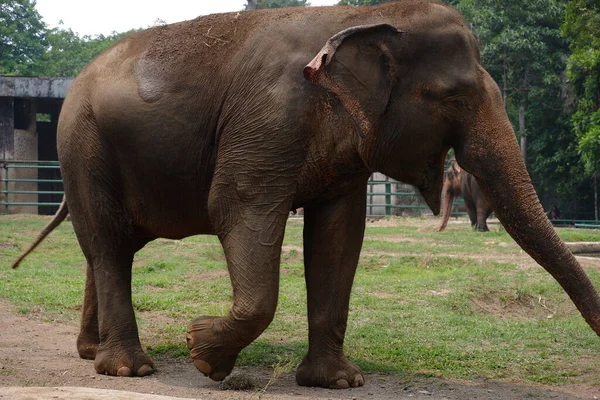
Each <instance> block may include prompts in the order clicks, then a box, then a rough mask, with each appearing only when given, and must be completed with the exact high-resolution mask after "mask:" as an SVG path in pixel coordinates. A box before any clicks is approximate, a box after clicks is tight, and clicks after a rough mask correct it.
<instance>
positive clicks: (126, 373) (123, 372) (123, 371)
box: [117, 367, 131, 376]
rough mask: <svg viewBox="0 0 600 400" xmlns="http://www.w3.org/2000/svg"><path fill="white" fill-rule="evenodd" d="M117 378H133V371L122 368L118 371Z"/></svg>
mask: <svg viewBox="0 0 600 400" xmlns="http://www.w3.org/2000/svg"><path fill="white" fill-rule="evenodd" d="M117 376H131V369H130V368H129V367H121V368H119V370H118V371H117Z"/></svg>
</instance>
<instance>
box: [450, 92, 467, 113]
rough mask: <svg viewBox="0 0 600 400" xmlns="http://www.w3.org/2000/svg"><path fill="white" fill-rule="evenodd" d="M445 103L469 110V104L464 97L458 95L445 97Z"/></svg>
mask: <svg viewBox="0 0 600 400" xmlns="http://www.w3.org/2000/svg"><path fill="white" fill-rule="evenodd" d="M445 102H446V103H448V104H451V105H453V106H454V107H457V108H462V109H468V110H470V109H471V103H470V102H469V100H468V99H467V98H466V97H464V96H460V95H454V96H448V97H446V99H445Z"/></svg>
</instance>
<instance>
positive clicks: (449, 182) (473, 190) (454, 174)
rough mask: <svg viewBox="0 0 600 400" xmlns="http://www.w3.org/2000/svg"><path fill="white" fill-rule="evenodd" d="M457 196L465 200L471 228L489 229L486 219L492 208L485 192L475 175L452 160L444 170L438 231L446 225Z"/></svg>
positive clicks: (481, 230) (478, 229) (485, 230)
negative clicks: (440, 218) (440, 217)
mask: <svg viewBox="0 0 600 400" xmlns="http://www.w3.org/2000/svg"><path fill="white" fill-rule="evenodd" d="M458 196H462V198H463V199H464V200H465V206H466V207H467V214H469V220H470V221H471V226H472V227H473V229H476V230H477V231H478V232H487V231H489V229H488V226H487V219H488V218H489V216H490V214H492V211H493V210H492V208H491V207H490V204H489V202H488V201H487V199H486V198H485V194H484V193H483V191H482V190H481V188H480V187H479V185H478V184H477V180H476V179H475V177H474V176H473V175H471V174H470V173H468V172H467V171H465V170H464V169H462V168H461V167H460V166H459V165H458V163H457V162H456V160H452V161H451V163H450V167H448V169H447V170H446V174H445V178H444V186H443V188H442V220H441V221H440V226H439V228H438V232H441V231H443V230H444V229H445V228H446V225H448V219H449V218H450V213H451V211H452V203H453V202H454V199H455V198H456V197H458Z"/></svg>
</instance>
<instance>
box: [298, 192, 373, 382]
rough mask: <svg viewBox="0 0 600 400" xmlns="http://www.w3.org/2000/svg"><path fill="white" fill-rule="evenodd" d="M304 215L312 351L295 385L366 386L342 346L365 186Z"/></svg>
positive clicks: (308, 209)
mask: <svg viewBox="0 0 600 400" xmlns="http://www.w3.org/2000/svg"><path fill="white" fill-rule="evenodd" d="M304 212H305V213H304V265H305V272H306V286H307V291H308V346H309V347H308V354H307V355H306V357H304V360H303V361H302V364H300V367H299V368H298V371H297V373H296V381H297V382H298V384H299V385H302V386H321V387H326V388H336V389H341V388H348V387H357V386H362V385H363V384H364V377H363V375H362V372H361V371H360V369H359V368H358V367H357V366H356V365H354V364H352V363H351V362H349V361H348V360H347V359H346V357H345V355H344V352H343V345H344V336H345V333H346V322H347V319H348V307H349V303H350V291H351V289H352V282H353V280H354V273H355V271H356V266H357V264H358V259H359V255H360V249H361V247H362V241H363V236H364V229H365V213H366V185H363V187H361V188H360V189H358V190H356V192H355V193H354V194H353V195H350V196H345V197H341V198H337V199H335V200H332V201H330V202H327V203H321V204H317V205H312V206H308V207H305V209H304Z"/></svg>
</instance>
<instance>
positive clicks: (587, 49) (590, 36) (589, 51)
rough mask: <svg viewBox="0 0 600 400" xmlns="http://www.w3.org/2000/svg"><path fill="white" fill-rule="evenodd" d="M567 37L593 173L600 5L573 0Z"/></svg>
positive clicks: (598, 147) (576, 121)
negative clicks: (569, 41)
mask: <svg viewBox="0 0 600 400" xmlns="http://www.w3.org/2000/svg"><path fill="white" fill-rule="evenodd" d="M562 32H563V34H564V35H565V36H566V37H568V38H569V39H570V40H571V43H570V47H571V50H572V54H571V55H570V57H569V61H568V69H567V76H568V78H569V82H570V83H571V85H572V86H573V89H574V91H575V95H576V97H577V98H576V101H575V103H576V112H575V113H574V114H573V119H572V120H573V126H574V129H575V132H576V134H577V137H578V139H579V149H580V151H581V155H582V158H583V160H584V162H585V165H586V169H587V171H588V172H589V173H594V172H595V171H598V169H599V167H600V6H599V5H598V3H597V2H595V1H591V0H572V1H570V2H569V4H568V5H567V8H566V12H565V21H564V24H563V25H562Z"/></svg>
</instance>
